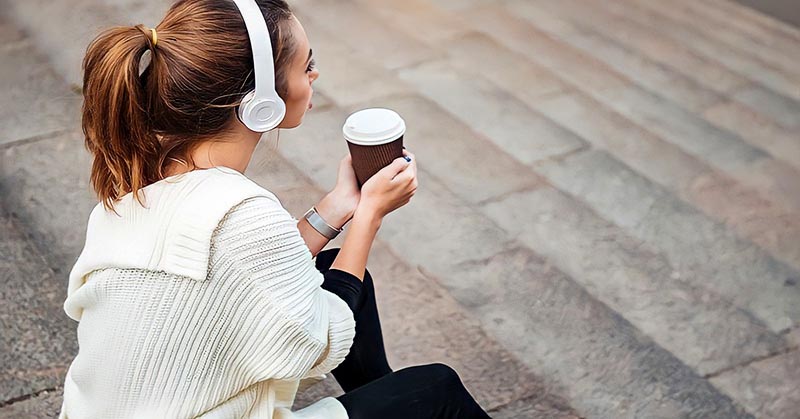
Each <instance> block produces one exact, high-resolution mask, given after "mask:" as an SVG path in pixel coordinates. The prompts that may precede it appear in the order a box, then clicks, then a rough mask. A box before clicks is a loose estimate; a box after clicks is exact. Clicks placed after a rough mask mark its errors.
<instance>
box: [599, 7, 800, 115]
mask: <svg viewBox="0 0 800 419" xmlns="http://www.w3.org/2000/svg"><path fill="white" fill-rule="evenodd" d="M588 3H589V2H585V4H587V5H588ZM653 4H654V3H647V2H624V3H622V2H618V1H613V2H607V4H606V7H607V10H609V11H611V12H613V13H615V14H618V15H624V16H628V17H630V18H631V19H635V20H637V21H639V22H642V23H644V24H647V25H651V27H652V28H653V29H654V30H656V31H658V32H659V33H661V34H663V35H664V36H666V37H669V38H671V39H674V40H675V41H677V42H682V43H684V44H686V45H688V46H689V47H690V48H691V49H692V50H693V51H695V52H697V53H699V54H702V55H704V56H706V57H708V58H709V59H712V60H716V61H718V62H720V63H721V64H723V65H725V66H726V67H728V68H729V69H731V70H733V71H735V72H737V73H739V74H742V75H745V76H747V78H748V79H750V80H754V81H757V82H759V83H761V84H763V85H764V86H767V87H768V88H770V89H772V90H774V91H775V92H781V93H782V94H784V95H786V96H788V97H791V98H793V99H794V100H795V101H798V100H800V75H798V74H790V73H787V72H786V71H781V70H780V69H776V68H774V67H772V66H770V65H768V64H766V63H764V62H762V61H761V60H759V59H758V58H756V57H753V56H751V55H748V54H745V53H742V52H741V51H739V50H736V49H733V48H732V47H729V46H727V45H725V44H723V43H721V42H718V41H716V40H714V39H711V38H708V37H706V36H704V35H703V34H702V33H699V32H698V31H697V30H695V29H693V28H690V27H686V26H685V25H683V22H682V21H678V20H675V19H673V18H671V17H669V16H665V15H664V14H662V13H659V12H658V11H657V10H654V9H653ZM794 103H795V109H796V108H797V106H798V105H797V102H794ZM787 115H788V112H787ZM793 121H794V122H797V121H796V120H793Z"/></svg>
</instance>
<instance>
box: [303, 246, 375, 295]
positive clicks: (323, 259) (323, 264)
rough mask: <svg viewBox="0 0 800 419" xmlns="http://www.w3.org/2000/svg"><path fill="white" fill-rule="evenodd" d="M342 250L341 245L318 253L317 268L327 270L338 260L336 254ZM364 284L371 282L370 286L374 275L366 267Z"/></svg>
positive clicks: (322, 270)
mask: <svg viewBox="0 0 800 419" xmlns="http://www.w3.org/2000/svg"><path fill="white" fill-rule="evenodd" d="M340 250H342V249H341V248H340V247H332V248H330V249H325V250H323V251H321V252H319V253H317V260H316V262H315V265H316V267H317V270H318V271H320V272H325V271H327V270H328V269H330V268H331V265H333V261H335V260H336V256H338V255H339V251H340ZM364 284H370V285H368V286H371V284H372V275H370V273H369V269H367V268H366V267H365V268H364Z"/></svg>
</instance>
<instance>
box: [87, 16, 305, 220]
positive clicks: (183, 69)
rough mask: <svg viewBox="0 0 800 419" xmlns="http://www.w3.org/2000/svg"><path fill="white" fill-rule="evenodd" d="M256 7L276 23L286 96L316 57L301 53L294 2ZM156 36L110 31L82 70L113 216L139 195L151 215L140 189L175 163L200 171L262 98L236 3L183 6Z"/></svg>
mask: <svg viewBox="0 0 800 419" xmlns="http://www.w3.org/2000/svg"><path fill="white" fill-rule="evenodd" d="M256 1H257V2H258V5H259V8H260V9H261V12H262V13H263V14H264V18H265V19H266V20H267V21H268V22H271V23H270V25H269V31H270V42H272V45H273V51H274V53H273V54H274V66H275V87H276V89H277V91H278V92H286V91H287V87H288V81H287V76H286V74H287V69H289V68H291V65H292V62H293V61H292V60H293V59H294V57H296V56H297V54H305V53H307V52H306V51H297V48H296V43H295V41H294V39H293V37H292V35H291V33H292V27H291V18H292V12H291V10H290V9H289V5H288V4H287V3H286V1H285V0H256ZM156 27H157V29H158V31H157V32H156V30H150V29H149V28H145V27H144V26H142V25H137V26H128V27H115V28H111V29H108V30H106V31H105V32H103V33H101V34H100V35H99V36H98V37H97V38H95V39H94V41H92V43H91V44H89V47H88V49H87V51H86V57H85V58H84V60H83V71H84V73H83V99H84V101H83V121H82V125H83V133H84V135H85V138H86V148H87V149H88V150H89V151H90V152H91V153H92V154H93V155H94V161H93V163H92V173H91V184H92V187H93V189H94V190H95V192H96V193H97V195H98V197H99V198H100V200H101V201H102V202H103V205H104V207H105V208H106V210H108V209H112V210H113V209H114V203H115V201H117V200H118V199H119V198H121V197H122V196H124V195H126V194H128V193H131V192H132V193H133V196H134V198H135V199H136V200H137V201H138V202H139V203H140V204H142V205H144V203H143V202H142V198H141V197H140V196H139V189H141V188H143V187H145V186H147V185H149V184H151V183H153V182H157V181H159V180H161V179H163V178H164V171H165V170H166V168H167V166H169V165H170V164H172V162H178V163H181V164H183V165H186V166H187V167H189V168H193V167H195V164H194V161H193V159H192V155H193V153H194V151H196V150H197V147H199V146H200V145H202V144H203V143H205V142H209V141H210V142H217V141H221V138H223V137H224V133H225V131H226V130H228V129H229V128H230V126H231V125H232V124H234V123H236V107H237V106H239V104H240V103H241V99H242V98H243V97H244V95H245V94H246V93H247V92H249V91H251V90H253V89H254V88H255V77H254V75H253V54H252V51H251V49H250V40H249V37H248V35H247V30H246V28H245V26H244V22H243V21H242V16H241V13H239V10H238V8H237V7H236V5H235V4H234V3H233V2H232V1H230V0H177V1H176V2H175V3H173V4H172V6H171V7H170V8H169V10H168V11H167V14H166V15H165V16H164V18H163V19H162V20H161V22H159V23H158V25H156ZM147 50H150V63H149V64H148V65H147V66H146V68H145V69H144V71H143V72H142V73H141V75H140V74H139V61H140V60H141V59H142V58H143V55H144V53H145V52H146V51H147ZM302 56H303V58H305V55H302ZM284 96H285V94H284Z"/></svg>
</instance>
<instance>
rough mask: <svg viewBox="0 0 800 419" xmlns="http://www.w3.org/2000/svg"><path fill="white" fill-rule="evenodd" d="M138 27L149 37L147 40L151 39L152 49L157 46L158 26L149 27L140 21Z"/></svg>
mask: <svg viewBox="0 0 800 419" xmlns="http://www.w3.org/2000/svg"><path fill="white" fill-rule="evenodd" d="M136 29H138V30H139V32H141V33H142V35H144V36H145V37H147V40H148V41H150V48H151V49H153V48H155V47H156V45H157V44H158V32H156V28H148V27H146V26H144V25H142V24H141V23H140V24H138V25H136ZM148 30H149V31H150V33H149V34H148V33H147V31H148Z"/></svg>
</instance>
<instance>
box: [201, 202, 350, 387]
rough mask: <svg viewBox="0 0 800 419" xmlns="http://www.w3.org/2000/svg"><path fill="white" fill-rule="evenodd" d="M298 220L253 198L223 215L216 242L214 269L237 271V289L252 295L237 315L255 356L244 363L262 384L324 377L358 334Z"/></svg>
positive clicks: (245, 347) (274, 205)
mask: <svg viewBox="0 0 800 419" xmlns="http://www.w3.org/2000/svg"><path fill="white" fill-rule="evenodd" d="M296 222H297V221H296V219H294V218H293V217H292V216H291V215H290V214H289V213H288V212H287V211H286V210H285V209H284V208H283V206H282V205H281V204H280V203H278V202H276V201H275V200H273V199H270V198H267V197H254V198H249V199H246V200H245V201H243V202H242V203H240V204H239V205H237V206H235V207H234V208H232V209H231V210H230V211H229V213H228V214H226V216H225V217H224V218H223V220H222V221H221V222H220V226H219V227H218V231H216V232H215V235H214V238H213V239H212V264H214V265H215V266H219V267H222V266H230V267H233V268H234V269H237V270H239V271H240V272H239V274H238V277H239V278H240V280H241V281H242V282H243V284H241V285H240V286H245V287H247V288H248V289H249V290H250V292H249V293H247V294H248V295H249V298H248V299H247V301H248V302H241V303H238V304H236V305H235V306H233V307H232V310H233V311H238V312H240V314H241V316H240V317H242V319H241V320H240V321H239V322H238V323H237V324H239V325H241V326H239V327H241V328H242V330H241V334H242V335H243V339H244V340H246V341H247V343H246V344H244V345H242V347H241V348H242V350H243V351H244V350H247V351H250V352H251V355H249V356H248V360H246V362H245V364H246V365H250V366H251V367H252V368H254V373H255V374H257V375H259V376H260V377H261V378H262V379H266V378H278V379H304V378H310V377H319V376H321V375H324V374H326V373H328V372H330V371H331V370H333V369H334V368H335V367H336V366H337V365H339V364H340V363H341V362H342V361H343V360H344V358H345V356H346V355H347V354H348V352H349V351H350V347H351V346H352V343H353V338H354V337H355V320H354V317H353V312H352V310H351V308H350V306H349V305H348V303H347V302H345V300H344V299H343V298H341V297H339V296H338V295H336V294H334V293H332V292H330V291H328V290H326V289H324V288H323V287H322V284H323V282H324V279H325V278H324V276H323V274H322V273H320V272H319V271H318V270H317V269H316V267H315V265H314V261H313V260H312V257H311V256H312V255H311V252H310V251H309V249H308V247H307V246H306V244H305V241H304V240H303V238H302V236H301V235H300V231H299V230H298V229H297V224H296ZM213 269H214V268H213V267H212V272H213ZM343 273H344V274H347V273H346V272H343ZM332 275H334V274H332ZM338 280H342V278H339V279H338ZM338 280H337V281H338ZM355 280H358V279H357V278H355ZM343 281H347V279H344V280H343ZM350 285H351V286H352V285H353V284H352V283H350ZM222 287H224V285H223V284H221V285H220V288H222ZM345 295H347V294H345ZM348 298H350V299H352V296H348ZM353 301H355V300H353ZM234 327H235V326H234Z"/></svg>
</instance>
